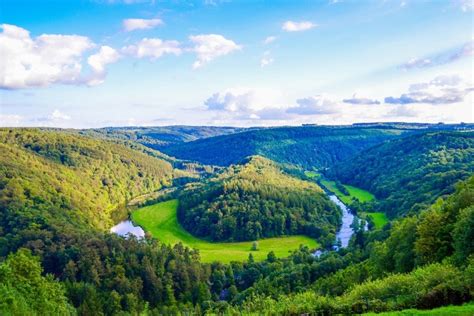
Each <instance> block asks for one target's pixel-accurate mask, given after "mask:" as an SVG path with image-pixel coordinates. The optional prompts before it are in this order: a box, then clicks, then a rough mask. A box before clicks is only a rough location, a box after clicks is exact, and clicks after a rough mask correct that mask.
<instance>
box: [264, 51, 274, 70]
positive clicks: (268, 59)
mask: <svg viewBox="0 0 474 316" xmlns="http://www.w3.org/2000/svg"><path fill="white" fill-rule="evenodd" d="M274 61H275V60H274V59H273V57H271V56H270V52H269V51H266V52H265V53H263V56H262V59H260V67H262V68H263V67H266V66H268V65H270V64H272V63H273V62H274Z"/></svg>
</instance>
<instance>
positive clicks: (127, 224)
mask: <svg viewBox="0 0 474 316" xmlns="http://www.w3.org/2000/svg"><path fill="white" fill-rule="evenodd" d="M329 199H330V200H331V201H333V202H334V203H335V204H336V205H337V206H339V207H340V208H341V210H342V225H341V227H340V228H339V230H338V231H337V233H336V242H337V241H339V240H340V246H341V248H345V247H347V246H348V245H349V241H350V239H351V237H352V235H353V234H354V230H353V229H352V227H351V224H352V222H353V221H354V215H353V214H352V213H351V212H350V211H349V208H348V207H347V206H346V205H345V204H344V203H342V202H341V200H339V198H338V197H337V196H335V195H333V194H331V195H329ZM365 229H367V226H366V227H365ZM110 232H112V233H116V234H117V235H119V236H122V237H127V236H129V235H133V236H135V237H137V238H143V237H144V236H145V231H144V230H143V229H142V228H141V227H140V226H135V225H134V224H133V222H132V221H131V220H129V219H128V220H125V221H122V222H120V223H118V224H117V225H115V226H114V227H112V228H111V229H110ZM333 249H334V250H337V249H338V246H337V245H334V246H333ZM323 253H324V251H323V250H317V251H316V252H315V253H314V255H315V256H317V257H319V256H320V255H321V254H323Z"/></svg>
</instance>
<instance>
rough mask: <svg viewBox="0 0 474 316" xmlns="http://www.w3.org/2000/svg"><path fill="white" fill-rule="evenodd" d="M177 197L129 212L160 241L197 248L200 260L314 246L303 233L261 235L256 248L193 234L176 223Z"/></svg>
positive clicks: (224, 259)
mask: <svg viewBox="0 0 474 316" xmlns="http://www.w3.org/2000/svg"><path fill="white" fill-rule="evenodd" d="M177 208H178V200H170V201H166V202H162V203H157V204H154V205H150V206H146V207H143V208H140V209H138V210H136V211H134V212H133V213H132V220H133V221H134V222H135V223H136V224H138V225H140V226H141V227H142V228H143V229H144V230H145V231H147V232H149V233H151V235H152V236H153V237H155V238H158V239H160V240H161V241H162V242H164V243H169V244H172V245H174V244H177V243H179V242H181V243H183V245H185V246H188V247H191V248H195V249H199V252H200V254H201V259H202V261H203V262H213V261H220V262H224V263H228V262H230V261H243V260H247V258H248V256H249V254H250V253H252V255H253V257H254V259H255V260H256V261H261V260H265V259H266V258H267V254H268V252H270V251H273V252H274V253H275V255H276V256H277V257H286V256H288V255H289V252H290V251H292V250H295V249H297V248H298V247H299V245H301V244H303V245H306V246H308V247H310V248H317V247H318V243H317V242H316V240H314V239H311V238H309V237H306V236H288V237H278V238H268V239H261V240H259V241H258V248H259V250H258V251H251V250H250V249H251V247H252V242H251V241H247V242H233V243H212V242H208V241H205V240H202V239H199V238H196V237H194V236H193V235H191V234H190V233H189V232H187V231H186V230H185V229H184V228H182V227H181V225H180V224H179V223H178V218H177V216H176V212H177Z"/></svg>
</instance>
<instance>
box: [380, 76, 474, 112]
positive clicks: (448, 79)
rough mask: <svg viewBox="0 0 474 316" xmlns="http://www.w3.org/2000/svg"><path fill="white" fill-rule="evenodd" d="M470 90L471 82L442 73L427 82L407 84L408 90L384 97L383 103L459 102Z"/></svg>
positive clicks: (437, 103) (471, 89)
mask: <svg viewBox="0 0 474 316" xmlns="http://www.w3.org/2000/svg"><path fill="white" fill-rule="evenodd" d="M472 91H474V87H473V86H472V83H471V84H470V83H469V82H468V81H465V80H463V78H461V77H460V76H458V75H452V76H446V75H443V76H438V77H436V78H434V79H433V80H431V81H429V82H422V83H415V84H412V85H410V86H409V88H408V92H406V93H403V94H401V95H400V97H392V96H390V97H386V98H385V103H389V104H415V103H424V104H431V105H443V104H453V103H461V102H463V101H464V98H465V97H466V96H467V95H468V94H469V93H471V92H472Z"/></svg>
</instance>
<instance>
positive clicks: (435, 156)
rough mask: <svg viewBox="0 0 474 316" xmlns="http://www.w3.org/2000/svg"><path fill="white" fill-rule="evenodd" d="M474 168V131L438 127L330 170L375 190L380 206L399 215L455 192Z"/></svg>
mask: <svg viewBox="0 0 474 316" xmlns="http://www.w3.org/2000/svg"><path fill="white" fill-rule="evenodd" d="M473 172H474V132H435V133H426V134H421V135H412V136H410V137H406V138H403V139H396V140H392V141H389V142H386V143H384V144H381V145H379V146H376V147H374V148H371V149H368V150H366V151H363V152H362V153H360V154H359V155H358V156H356V157H354V158H352V159H349V160H346V161H344V162H342V163H340V164H338V165H336V166H334V167H333V168H332V169H331V170H330V172H329V173H330V174H331V176H335V177H337V178H338V179H339V180H340V181H341V182H343V183H347V184H353V185H356V186H358V187H361V188H364V189H366V190H368V191H370V192H372V193H374V194H375V195H376V197H377V201H378V202H376V204H375V207H376V209H377V210H378V211H383V212H386V213H387V214H389V215H390V216H392V217H394V216H397V215H402V214H405V213H407V212H409V211H410V210H412V211H418V210H420V209H423V208H425V207H426V206H427V205H430V204H432V203H433V202H434V201H435V200H436V199H437V198H438V197H439V196H441V195H445V194H448V193H452V192H453V191H454V185H455V183H456V182H457V181H459V180H462V179H465V178H467V177H468V176H470V175H471V174H472V173H473Z"/></svg>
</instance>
